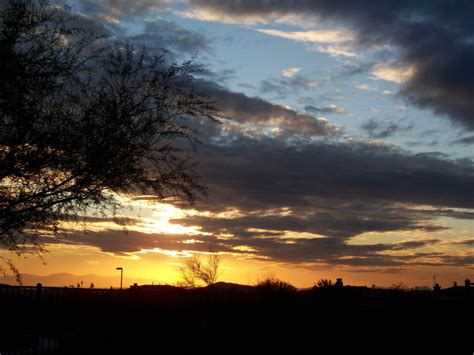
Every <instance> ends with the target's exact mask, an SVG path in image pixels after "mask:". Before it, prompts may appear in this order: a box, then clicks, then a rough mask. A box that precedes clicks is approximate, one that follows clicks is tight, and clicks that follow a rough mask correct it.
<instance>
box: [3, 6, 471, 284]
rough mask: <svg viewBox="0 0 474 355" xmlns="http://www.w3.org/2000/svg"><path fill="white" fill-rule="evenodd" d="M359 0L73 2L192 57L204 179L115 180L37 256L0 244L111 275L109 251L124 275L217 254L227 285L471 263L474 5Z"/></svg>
mask: <svg viewBox="0 0 474 355" xmlns="http://www.w3.org/2000/svg"><path fill="white" fill-rule="evenodd" d="M51 2H52V3H58V4H62V3H63V2H62V1H51ZM354 3H356V2H354ZM354 3H353V2H351V1H346V2H344V1H342V2H334V4H332V3H327V2H321V1H314V2H311V1H309V2H308V1H301V2H294V1H274V2H268V1H257V0H255V1H217V0H216V1H212V0H211V1H205V0H180V1H173V0H152V1H138V2H128V3H127V2H111V1H102V0H97V1H88V0H71V1H70V5H71V9H70V11H72V12H73V13H74V14H76V15H77V16H78V19H79V20H78V22H79V23H81V24H84V26H89V27H91V28H97V29H99V30H100V31H102V32H103V33H106V34H107V36H108V37H107V38H112V39H114V40H115V39H119V40H121V41H123V42H124V43H130V44H132V45H134V46H137V47H140V48H147V49H149V50H151V51H156V52H157V53H160V52H162V51H163V50H165V51H166V53H167V55H169V56H170V57H171V58H172V60H173V61H175V62H178V63H187V62H186V61H187V60H190V59H192V60H193V62H192V63H194V62H196V63H199V64H200V65H201V67H200V71H199V72H198V74H196V82H197V86H196V91H198V92H200V93H202V94H203V95H205V96H206V97H209V98H210V99H211V100H212V102H213V103H214V104H215V106H216V109H217V110H218V112H219V114H218V117H216V120H218V121H219V122H213V121H211V120H202V121H197V122H194V121H192V123H190V125H191V128H190V129H191V130H192V131H193V132H196V136H197V138H198V140H199V141H200V143H199V144H197V145H196V146H197V149H196V150H192V152H191V153H190V154H191V156H193V157H194V158H195V161H196V172H197V175H198V176H199V181H200V182H201V183H202V184H203V185H204V186H205V193H202V194H200V195H199V198H197V199H196V200H195V201H193V202H194V203H192V204H191V203H186V202H183V201H180V200H179V199H172V198H159V197H157V196H153V195H141V194H139V193H133V192H124V193H123V194H116V195H115V196H114V199H115V201H118V202H119V203H120V207H119V208H116V209H114V210H112V209H108V210H106V211H101V212H100V213H99V212H97V211H96V210H94V208H93V207H89V206H88V207H87V208H85V209H84V213H83V215H81V218H79V219H78V220H77V221H75V222H73V221H61V222H60V225H59V228H60V230H61V232H60V233H59V234H57V235H54V236H51V235H48V233H45V235H42V236H41V242H42V243H43V245H44V248H45V250H46V252H45V253H44V254H43V255H42V257H41V258H39V257H38V256H36V255H34V254H33V255H30V254H23V255H20V256H18V255H16V254H15V253H11V252H9V251H7V250H5V249H0V257H3V258H5V260H7V259H9V260H11V261H12V262H13V263H14V264H15V266H16V267H17V268H18V270H19V271H20V273H22V274H24V275H25V280H27V282H31V283H34V282H35V281H36V280H46V279H47V278H45V277H47V276H49V275H55V274H62V275H63V276H61V277H59V276H58V277H56V278H54V277H51V278H49V279H48V280H50V281H47V282H51V283H53V284H51V285H52V286H67V285H69V284H71V283H73V282H75V281H74V280H78V277H79V278H80V277H82V278H83V279H84V282H85V283H86V284H88V283H92V282H94V284H95V285H96V287H106V288H108V287H110V286H112V287H117V285H118V282H119V281H118V280H119V279H118V276H119V273H118V271H117V269H116V268H117V267H121V268H123V273H124V275H123V276H124V279H125V285H126V286H129V285H132V284H133V283H139V284H151V283H154V284H170V285H176V284H179V283H180V282H181V281H182V272H181V269H182V267H183V266H184V265H185V264H186V260H189V259H190V258H192V257H194V256H197V257H198V258H201V259H205V258H207V257H208V256H209V255H210V254H213V253H214V254H218V255H220V256H221V257H222V259H221V264H220V270H219V278H218V279H219V281H224V282H232V283H239V284H250V285H254V284H256V283H257V282H259V280H262V279H263V278H265V277H268V275H274V276H276V277H278V278H279V279H282V280H285V281H287V282H290V283H291V284H293V285H295V286H296V287H299V288H306V287H311V286H313V285H314V284H315V283H316V282H317V281H318V280H320V279H331V280H336V279H337V278H342V279H343V280H344V283H345V284H352V285H367V286H372V285H378V286H384V287H389V286H391V285H400V284H403V285H406V286H409V287H415V286H433V283H439V284H441V285H442V286H443V287H447V286H450V285H452V284H453V282H457V283H458V284H461V283H462V282H463V281H464V280H465V279H474V115H473V113H472V112H474V100H473V92H474V82H473V80H472V78H473V74H474V72H473V69H472V68H473V66H472V59H473V58H474V51H473V46H472V38H473V36H474V32H473V26H472V23H471V22H470V21H472V19H471V18H468V17H467V15H466V14H463V12H462V11H454V10H452V11H451V10H450V11H447V9H446V7H447V6H448V5H447V4H443V3H442V2H433V3H432V4H431V3H427V2H422V1H414V2H413V4H411V5H410V4H408V3H403V4H402V3H400V4H391V5H389V4H387V3H385V2H379V3H374V4H373V5H371V6H370V8H367V6H364V7H362V6H356V5H354ZM364 3H365V2H364ZM365 4H366V3H365ZM382 16H383V21H380V19H381V17H382ZM99 30H98V31H99ZM436 31H437V32H436ZM102 32H101V33H102ZM435 32H436V33H439V35H435ZM67 45H68V44H67V43H66V44H64V46H65V47H66V46H67ZM190 65H191V64H190ZM183 116H185V117H184V120H185V119H186V114H185V115H183ZM185 122H186V121H185ZM2 184H3V182H2ZM3 186H4V185H0V187H3ZM5 186H6V185H5ZM6 249H8V248H6ZM35 277H36V278H35ZM38 282H39V281H38ZM1 283H2V278H1V277H0V284H1Z"/></svg>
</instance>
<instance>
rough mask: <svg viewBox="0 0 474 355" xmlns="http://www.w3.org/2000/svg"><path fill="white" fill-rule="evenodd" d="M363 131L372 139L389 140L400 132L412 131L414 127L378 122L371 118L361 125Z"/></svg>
mask: <svg viewBox="0 0 474 355" xmlns="http://www.w3.org/2000/svg"><path fill="white" fill-rule="evenodd" d="M361 129H362V130H363V131H365V132H366V133H367V134H368V135H369V137H370V138H388V137H391V136H394V135H395V134H397V133H399V132H407V131H410V130H411V129H412V126H410V125H408V126H400V125H399V124H395V123H391V122H387V121H378V120H376V119H374V118H371V119H369V120H368V121H366V122H365V123H363V124H362V125H361Z"/></svg>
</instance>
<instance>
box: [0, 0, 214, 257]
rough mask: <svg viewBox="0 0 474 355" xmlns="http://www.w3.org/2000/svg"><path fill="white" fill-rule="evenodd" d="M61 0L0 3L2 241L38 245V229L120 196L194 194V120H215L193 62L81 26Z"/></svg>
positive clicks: (15, 246) (114, 203)
mask: <svg viewBox="0 0 474 355" xmlns="http://www.w3.org/2000/svg"><path fill="white" fill-rule="evenodd" d="M79 20H80V19H78V18H77V17H74V16H73V15H71V12H70V11H69V9H68V8H65V7H58V6H52V5H50V4H49V3H48V2H47V1H43V0H9V1H7V3H6V4H5V5H3V7H2V8H1V9H0V92H1V95H0V246H1V247H3V248H7V249H9V250H11V251H14V252H17V253H19V254H21V253H25V252H33V253H41V252H42V250H43V243H42V239H41V236H42V235H45V234H48V233H53V234H54V233H57V232H58V227H59V226H60V222H61V221H65V220H74V219H77V218H78V217H79V216H80V215H81V214H85V213H86V212H87V211H91V209H94V211H97V212H105V211H113V210H115V209H116V208H117V207H118V206H119V202H118V199H117V198H116V196H117V195H123V194H126V195H129V194H148V195H154V196H156V197H157V198H162V199H163V198H171V197H173V198H178V199H180V200H181V201H184V202H190V203H192V202H194V201H195V200H196V199H197V198H198V197H199V196H200V195H201V194H202V193H203V192H204V189H203V186H202V185H201V184H200V182H199V178H198V176H197V174H196V171H195V161H194V160H193V149H194V148H195V146H196V143H198V142H199V141H198V139H197V137H196V135H195V131H194V130H193V128H192V123H191V122H192V120H193V119H199V118H207V119H211V120H214V114H215V112H214V107H213V104H212V102H211V101H210V100H209V99H208V98H207V97H204V96H201V95H199V94H198V93H196V92H195V90H194V89H193V84H194V81H195V79H194V77H195V74H196V73H197V72H199V66H197V65H195V64H194V62H193V61H192V60H191V61H187V62H184V63H181V64H176V63H170V60H169V59H168V58H167V54H166V53H160V54H158V55H157V54H153V53H147V52H146V51H145V50H137V49H135V48H133V47H132V46H130V45H127V44H123V43H118V42H117V41H113V40H112V39H108V38H105V37H103V36H100V35H99V34H98V33H97V32H94V31H93V30H90V29H86V28H84V27H83V26H81V25H80V21H79Z"/></svg>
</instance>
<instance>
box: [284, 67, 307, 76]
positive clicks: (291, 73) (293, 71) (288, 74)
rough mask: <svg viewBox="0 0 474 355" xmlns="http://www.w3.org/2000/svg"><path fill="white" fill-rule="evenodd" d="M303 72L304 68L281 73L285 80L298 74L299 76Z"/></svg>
mask: <svg viewBox="0 0 474 355" xmlns="http://www.w3.org/2000/svg"><path fill="white" fill-rule="evenodd" d="M301 70H302V68H290V69H287V70H283V71H282V72H281V76H282V77H284V78H292V77H294V76H295V75H296V74H298V73H299V72H300V71H301Z"/></svg>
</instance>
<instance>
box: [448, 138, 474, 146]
mask: <svg viewBox="0 0 474 355" xmlns="http://www.w3.org/2000/svg"><path fill="white" fill-rule="evenodd" d="M450 144H451V145H466V146H467V145H473V144H474V136H468V137H464V138H460V139H456V140H454V141H452V142H451V143H450Z"/></svg>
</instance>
